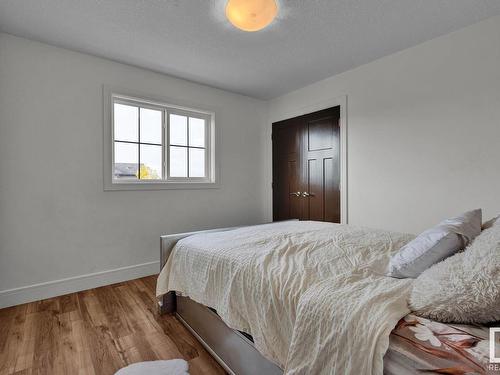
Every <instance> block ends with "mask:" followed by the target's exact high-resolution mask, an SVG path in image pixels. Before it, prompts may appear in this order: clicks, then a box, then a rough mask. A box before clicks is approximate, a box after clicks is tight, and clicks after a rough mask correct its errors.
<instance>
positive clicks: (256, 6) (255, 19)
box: [226, 0, 278, 31]
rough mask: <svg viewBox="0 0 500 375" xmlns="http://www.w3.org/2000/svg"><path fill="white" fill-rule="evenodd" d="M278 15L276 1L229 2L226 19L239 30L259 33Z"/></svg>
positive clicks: (240, 0) (247, 0)
mask: <svg viewBox="0 0 500 375" xmlns="http://www.w3.org/2000/svg"><path fill="white" fill-rule="evenodd" d="M277 14H278V5H277V4H276V0H229V1H228V2H227V5H226V17H227V18H228V20H229V21H230V22H231V23H232V24H233V25H234V26H235V27H237V28H238V29H241V30H244V31H259V30H262V29H263V28H265V27H266V26H268V25H269V24H270V23H271V22H273V20H274V18H275V17H276V15H277Z"/></svg>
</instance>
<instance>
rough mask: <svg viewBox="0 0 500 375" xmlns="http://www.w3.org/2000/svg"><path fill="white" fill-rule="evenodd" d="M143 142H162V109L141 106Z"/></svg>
mask: <svg viewBox="0 0 500 375" xmlns="http://www.w3.org/2000/svg"><path fill="white" fill-rule="evenodd" d="M140 111H141V142H146V143H156V144H161V143H162V142H161V111H157V110H154V109H148V108H141V110H140Z"/></svg>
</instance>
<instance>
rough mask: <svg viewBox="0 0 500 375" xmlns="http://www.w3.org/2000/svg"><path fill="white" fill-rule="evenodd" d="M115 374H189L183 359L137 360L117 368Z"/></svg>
mask: <svg viewBox="0 0 500 375" xmlns="http://www.w3.org/2000/svg"><path fill="white" fill-rule="evenodd" d="M115 375H189V372H188V363H187V362H186V361H185V360H183V359H172V360H170V361H149V362H137V363H133V364H131V365H129V366H127V367H124V368H122V369H120V370H118V371H117V372H116V373H115Z"/></svg>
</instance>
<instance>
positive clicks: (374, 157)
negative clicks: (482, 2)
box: [265, 17, 500, 232]
mask: <svg viewBox="0 0 500 375" xmlns="http://www.w3.org/2000/svg"><path fill="white" fill-rule="evenodd" d="M341 95H347V98H348V99H347V100H348V105H347V107H348V109H347V117H348V119H347V121H348V207H349V208H348V214H349V222H350V223H351V224H357V225H365V226H369V227H375V228H386V229H393V230H397V231H407V232H419V231H421V230H423V229H424V228H426V227H428V226H430V225H432V224H433V223H436V222H437V221H439V220H441V219H443V218H445V217H446V216H448V215H453V214H458V213H460V212H461V211H463V210H467V209H471V208H476V207H483V208H484V210H485V216H486V217H491V216H492V215H495V214H498V213H500V17H495V18H492V19H489V20H487V21H484V22H481V23H479V24H475V25H473V26H471V27H468V28H465V29H462V30H460V31H458V32H455V33H453V34H449V35H447V36H443V37H440V38H437V39H434V40H432V41H429V42H427V43H424V44H421V45H419V46H416V47H413V48H410V49H407V50H405V51H402V52H399V53H397V54H394V55H391V56H388V57H385V58H382V59H380V60H378V61H375V62H373V63H370V64H367V65H364V66H362V67H359V68H357V69H354V70H351V71H349V72H346V73H344V74H340V75H337V76H334V77H331V78H328V79H326V80H323V81H320V82H317V83H315V84H313V85H310V86H308V87H305V88H302V89H300V90H297V91H294V92H291V93H289V94H287V95H285V96H282V97H280V98H277V99H274V100H272V101H271V103H270V108H269V124H268V134H269V133H270V123H272V122H273V121H277V120H281V119H283V118H286V117H287V116H288V114H289V113H291V112H293V111H295V110H297V109H299V108H302V107H307V106H315V105H316V103H323V102H328V98H335V97H338V96H341ZM266 145H267V148H266V154H267V157H266V158H265V160H266V169H267V181H268V183H269V182H270V181H271V156H270V155H271V143H270V141H268V142H267V143H266ZM266 187H268V189H267V195H266V197H267V202H268V204H267V207H268V218H270V217H271V190H270V188H269V184H266Z"/></svg>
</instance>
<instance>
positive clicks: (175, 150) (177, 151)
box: [170, 146, 187, 177]
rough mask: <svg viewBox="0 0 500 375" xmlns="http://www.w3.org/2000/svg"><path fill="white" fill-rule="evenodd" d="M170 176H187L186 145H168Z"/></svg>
mask: <svg viewBox="0 0 500 375" xmlns="http://www.w3.org/2000/svg"><path fill="white" fill-rule="evenodd" d="M170 177H187V148H186V147H174V146H171V147H170Z"/></svg>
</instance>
